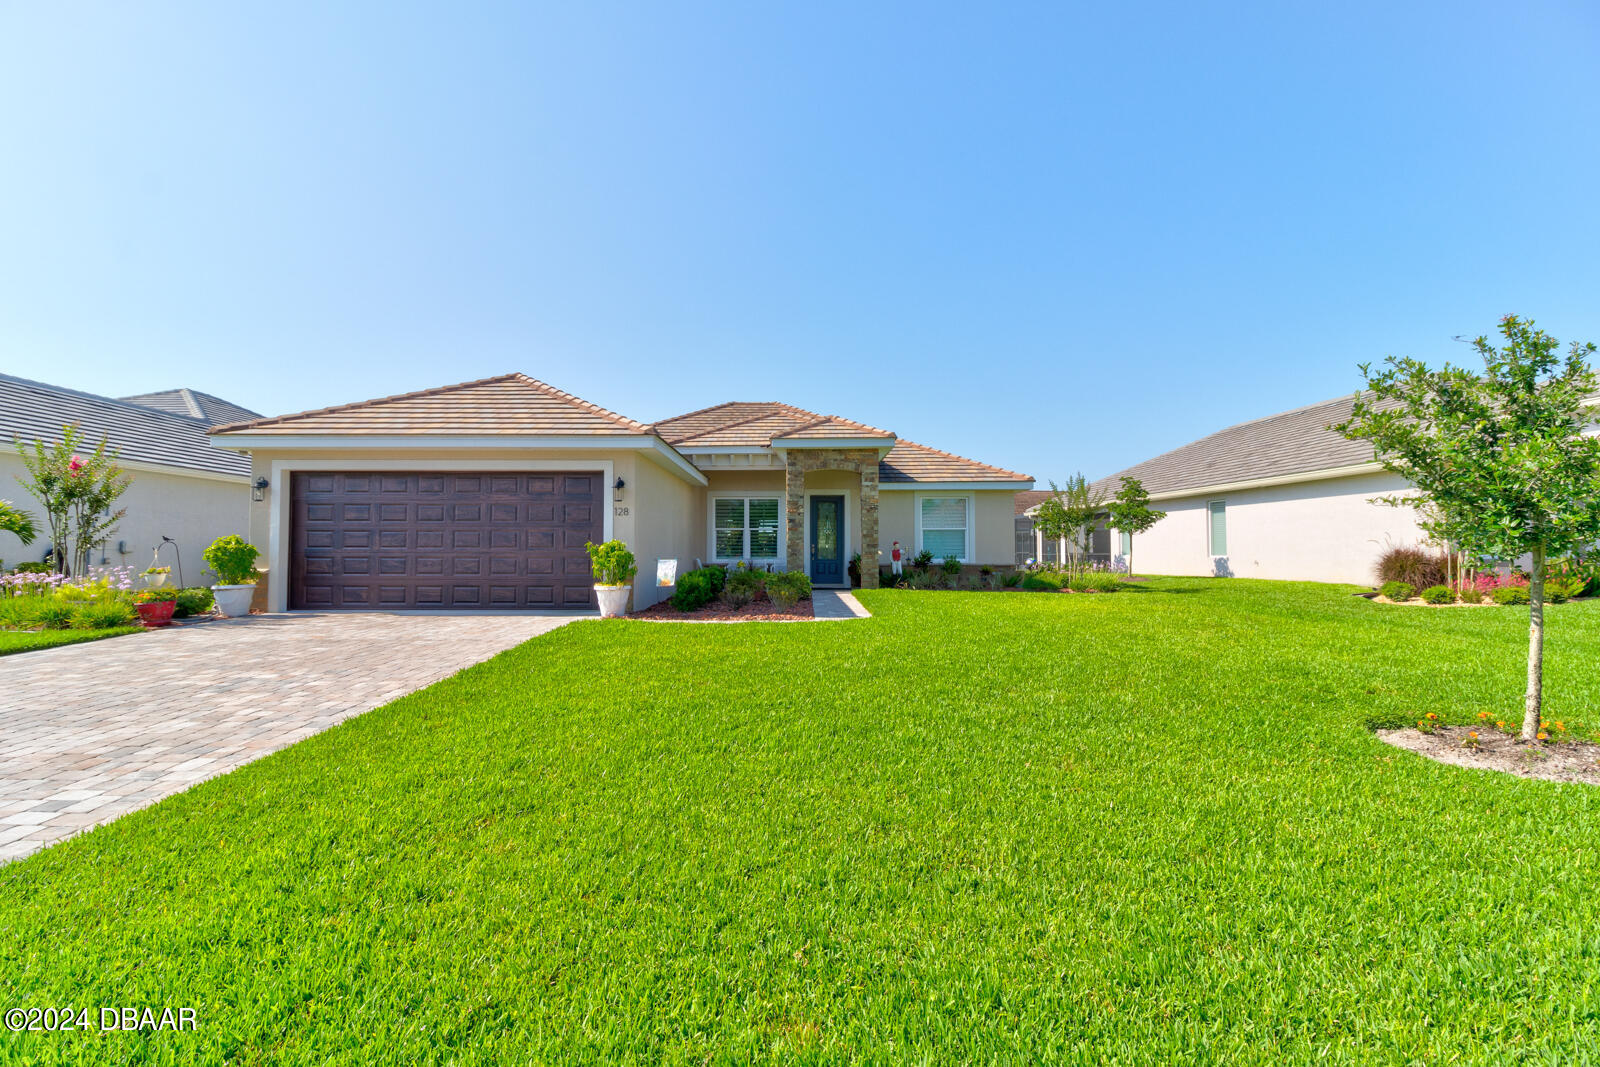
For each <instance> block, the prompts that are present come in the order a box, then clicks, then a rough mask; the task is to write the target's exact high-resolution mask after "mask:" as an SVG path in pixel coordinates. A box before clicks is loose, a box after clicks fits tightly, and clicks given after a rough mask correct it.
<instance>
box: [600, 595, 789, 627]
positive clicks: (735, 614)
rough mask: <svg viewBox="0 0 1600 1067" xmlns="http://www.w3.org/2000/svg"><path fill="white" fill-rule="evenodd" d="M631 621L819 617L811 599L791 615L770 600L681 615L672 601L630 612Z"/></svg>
mask: <svg viewBox="0 0 1600 1067" xmlns="http://www.w3.org/2000/svg"><path fill="white" fill-rule="evenodd" d="M628 618H630V619H639V620H640V621H642V622H811V621H812V620H813V619H815V618H816V616H815V615H814V614H812V611H811V598H810V597H807V598H806V599H804V600H802V601H800V602H799V603H798V604H796V605H795V606H794V607H793V608H791V609H790V610H788V611H780V610H779V609H778V606H777V605H776V604H774V603H773V602H772V601H770V600H756V601H752V602H751V603H749V604H746V605H745V606H744V607H742V608H730V607H729V606H728V605H726V604H724V603H722V601H720V600H713V601H712V602H711V603H709V604H707V605H706V606H705V607H703V608H699V609H697V610H695V611H679V610H678V609H677V608H675V607H673V606H672V603H671V601H667V600H663V601H661V603H659V604H651V605H650V606H649V607H648V608H645V609H644V610H643V611H630V612H629V613H628Z"/></svg>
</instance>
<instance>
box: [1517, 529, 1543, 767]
mask: <svg viewBox="0 0 1600 1067" xmlns="http://www.w3.org/2000/svg"><path fill="white" fill-rule="evenodd" d="M1543 684H1544V545H1542V544H1541V545H1537V546H1535V547H1534V550H1533V571H1532V574H1531V575H1530V577H1529V579H1528V695H1527V698H1526V699H1525V700H1524V702H1523V708H1522V739H1523V740H1524V741H1533V740H1536V739H1537V738H1538V736H1539V704H1540V701H1541V698H1542V696H1543Z"/></svg>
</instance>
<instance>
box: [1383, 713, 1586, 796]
mask: <svg viewBox="0 0 1600 1067" xmlns="http://www.w3.org/2000/svg"><path fill="white" fill-rule="evenodd" d="M1472 729H1473V728H1472V727H1470V726H1440V727H1436V728H1435V729H1434V731H1433V732H1432V733H1431V734H1425V733H1423V732H1422V731H1421V730H1415V729H1411V728H1409V727H1408V728H1407V729H1404V730H1379V731H1378V739H1379V740H1380V741H1384V742H1386V743H1388V744H1391V745H1394V746H1395V747H1396V748H1403V749H1406V750H1408V751H1411V752H1415V753H1417V754H1418V755H1420V756H1426V757H1427V758H1428V759H1431V760H1436V761H1437V762H1439V763H1448V764H1451V765H1452V766H1456V767H1477V768H1479V769H1480V770H1486V771H1504V772H1505V773H1507V774H1514V775H1516V776H1517V777H1519V778H1543V779H1544V780H1546V781H1550V782H1582V783H1584V784H1587V785H1600V744H1595V743H1594V742H1593V741H1560V742H1557V743H1554V744H1551V743H1549V742H1544V741H1534V742H1532V743H1531V744H1529V743H1524V742H1523V741H1522V740H1520V739H1519V738H1517V737H1513V736H1512V735H1510V734H1507V733H1503V732H1501V731H1500V730H1497V729H1495V728H1493V727H1492V726H1491V727H1488V728H1484V729H1479V730H1478V744H1477V745H1476V746H1475V747H1474V746H1472V745H1469V744H1466V743H1465V742H1466V741H1467V740H1468V737H1467V735H1468V734H1470V733H1471V732H1472Z"/></svg>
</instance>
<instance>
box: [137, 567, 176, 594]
mask: <svg viewBox="0 0 1600 1067" xmlns="http://www.w3.org/2000/svg"><path fill="white" fill-rule="evenodd" d="M141 573H142V574H143V576H144V580H145V584H147V585H149V587H150V588H151V589H160V588H161V587H162V586H164V585H166V584H167V575H169V574H171V573H172V568H171V567H146V568H145V569H144V570H143V571H142V572H141Z"/></svg>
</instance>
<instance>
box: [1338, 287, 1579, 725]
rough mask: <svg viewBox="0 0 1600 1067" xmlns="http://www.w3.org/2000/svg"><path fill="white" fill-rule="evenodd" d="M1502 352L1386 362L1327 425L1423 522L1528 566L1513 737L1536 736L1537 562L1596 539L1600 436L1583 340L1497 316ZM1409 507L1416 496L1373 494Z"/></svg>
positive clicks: (1540, 647) (1484, 347)
mask: <svg viewBox="0 0 1600 1067" xmlns="http://www.w3.org/2000/svg"><path fill="white" fill-rule="evenodd" d="M1500 334H1501V336H1502V337H1503V338H1504V339H1505V343H1504V345H1502V346H1499V347H1497V346H1496V345H1494V344H1492V343H1491V342H1490V340H1489V338H1487V337H1479V338H1477V339H1476V340H1474V341H1473V342H1472V344H1473V347H1474V348H1475V349H1476V350H1477V352H1478V354H1479V355H1480V356H1481V357H1482V358H1483V365H1484V369H1483V372H1482V373H1481V374H1480V373H1476V372H1474V371H1471V370H1467V369H1464V368H1461V367H1455V366H1451V365H1450V364H1449V363H1446V364H1445V365H1444V367H1443V369H1441V370H1432V369H1430V368H1429V367H1427V366H1426V365H1425V364H1423V363H1421V362H1419V361H1417V360H1414V359H1396V358H1395V357H1393V356H1391V357H1389V359H1388V360H1387V361H1386V367H1385V369H1383V370H1381V371H1379V372H1377V373H1373V371H1372V367H1371V364H1363V365H1362V366H1361V375H1362V377H1363V378H1365V379H1366V382H1367V389H1368V392H1367V394H1365V395H1363V394H1357V396H1356V400H1355V407H1354V409H1353V411H1352V412H1351V415H1350V418H1349V419H1348V420H1347V421H1345V422H1342V423H1340V424H1338V425H1337V426H1335V427H1334V429H1336V430H1338V431H1339V432H1340V433H1342V434H1344V435H1345V436H1346V437H1349V438H1351V439H1352V440H1367V441H1370V442H1372V446H1373V450H1374V453H1375V456H1376V458H1377V459H1378V461H1379V462H1381V463H1382V464H1383V465H1384V467H1386V468H1387V469H1388V470H1391V471H1393V472H1395V473H1396V474H1399V475H1401V476H1402V477H1404V478H1405V479H1406V480H1407V481H1409V482H1410V483H1411V484H1412V485H1413V486H1415V487H1416V488H1417V490H1418V491H1419V493H1420V496H1421V500H1422V501H1425V502H1426V505H1427V506H1428V507H1429V508H1430V509H1431V513H1432V515H1433V516H1434V518H1433V520H1432V521H1433V524H1434V525H1435V526H1436V527H1437V530H1438V532H1441V533H1445V534H1447V535H1448V537H1449V538H1450V539H1451V540H1452V541H1454V542H1455V543H1457V544H1459V545H1460V546H1461V547H1462V548H1463V549H1465V550H1466V551H1467V552H1469V553H1472V554H1475V555H1481V556H1489V557H1493V558H1495V559H1499V560H1507V561H1513V560H1518V559H1520V558H1521V557H1523V556H1524V555H1526V556H1528V557H1529V558H1530V559H1531V565H1530V567H1529V581H1528V597H1529V601H1530V603H1529V608H1528V681H1527V693H1526V698H1525V701H1524V710H1523V719H1522V736H1523V738H1524V739H1525V740H1533V739H1534V738H1536V737H1537V736H1538V734H1539V730H1540V726H1541V723H1540V713H1541V701H1542V698H1543V678H1544V583H1545V567H1546V562H1547V561H1548V560H1549V559H1550V558H1551V557H1552V556H1560V555H1564V554H1566V553H1569V552H1573V551H1577V550H1581V549H1583V548H1585V547H1586V546H1588V545H1591V544H1593V543H1594V542H1595V541H1596V540H1600V439H1596V438H1594V437H1590V436H1586V435H1585V434H1584V433H1583V430H1584V427H1585V426H1586V425H1587V424H1588V422H1589V421H1590V419H1591V418H1592V417H1593V416H1592V412H1591V411H1590V410H1589V406H1590V398H1592V397H1593V396H1594V395H1595V392H1596V386H1597V382H1596V377H1595V373H1594V370H1593V368H1592V367H1591V366H1590V365H1589V357H1591V356H1593V355H1594V353H1595V351H1596V348H1595V346H1594V345H1593V344H1577V343H1574V344H1573V345H1572V346H1571V348H1570V349H1569V350H1568V352H1567V354H1566V355H1565V356H1564V357H1563V356H1562V355H1561V354H1560V352H1559V349H1560V347H1561V344H1560V342H1559V341H1557V340H1556V339H1555V338H1554V337H1551V336H1550V335H1548V334H1546V333H1545V332H1544V331H1543V330H1539V329H1536V328H1535V327H1534V324H1533V323H1532V322H1531V321H1526V320H1523V319H1519V318H1517V317H1516V316H1515V315H1507V316H1506V317H1505V318H1504V319H1502V320H1500ZM1380 499H1381V501H1382V502H1383V503H1385V504H1391V505H1396V506H1412V507H1415V506H1417V504H1418V503H1419V499H1418V497H1417V496H1411V495H1397V496H1391V497H1383V498H1380Z"/></svg>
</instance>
